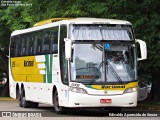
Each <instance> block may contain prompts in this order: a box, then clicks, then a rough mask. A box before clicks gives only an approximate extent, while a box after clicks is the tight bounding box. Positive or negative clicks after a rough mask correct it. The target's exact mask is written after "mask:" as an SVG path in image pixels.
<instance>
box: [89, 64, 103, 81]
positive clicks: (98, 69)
mask: <svg viewBox="0 0 160 120" xmlns="http://www.w3.org/2000/svg"><path fill="white" fill-rule="evenodd" d="M102 66H103V61H102V62H101V63H100V64H99V66H98V68H97V72H96V73H95V75H96V76H97V75H98V73H99V71H100V69H101V67H102ZM96 80H97V79H96V78H93V79H92V80H91V81H90V82H89V84H93V83H94V82H95V81H96Z"/></svg>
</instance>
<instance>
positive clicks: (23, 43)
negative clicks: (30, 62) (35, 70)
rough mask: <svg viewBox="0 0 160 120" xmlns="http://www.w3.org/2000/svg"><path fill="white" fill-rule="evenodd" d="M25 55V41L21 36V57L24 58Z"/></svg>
mask: <svg viewBox="0 0 160 120" xmlns="http://www.w3.org/2000/svg"><path fill="white" fill-rule="evenodd" d="M25 53H26V39H25V36H24V35H23V37H22V46H21V56H25Z"/></svg>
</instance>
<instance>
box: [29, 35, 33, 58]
mask: <svg viewBox="0 0 160 120" xmlns="http://www.w3.org/2000/svg"><path fill="white" fill-rule="evenodd" d="M33 49H34V37H33V35H31V36H30V38H29V55H33Z"/></svg>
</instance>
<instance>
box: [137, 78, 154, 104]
mask: <svg viewBox="0 0 160 120" xmlns="http://www.w3.org/2000/svg"><path fill="white" fill-rule="evenodd" d="M151 87H152V83H150V84H148V83H146V82H143V81H140V82H139V84H138V101H144V100H146V99H147V97H148V95H149V93H150V92H151Z"/></svg>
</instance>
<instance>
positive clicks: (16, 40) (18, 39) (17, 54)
mask: <svg viewBox="0 0 160 120" xmlns="http://www.w3.org/2000/svg"><path fill="white" fill-rule="evenodd" d="M15 44H16V48H15V57H18V56H20V49H21V44H20V36H16V37H15Z"/></svg>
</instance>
